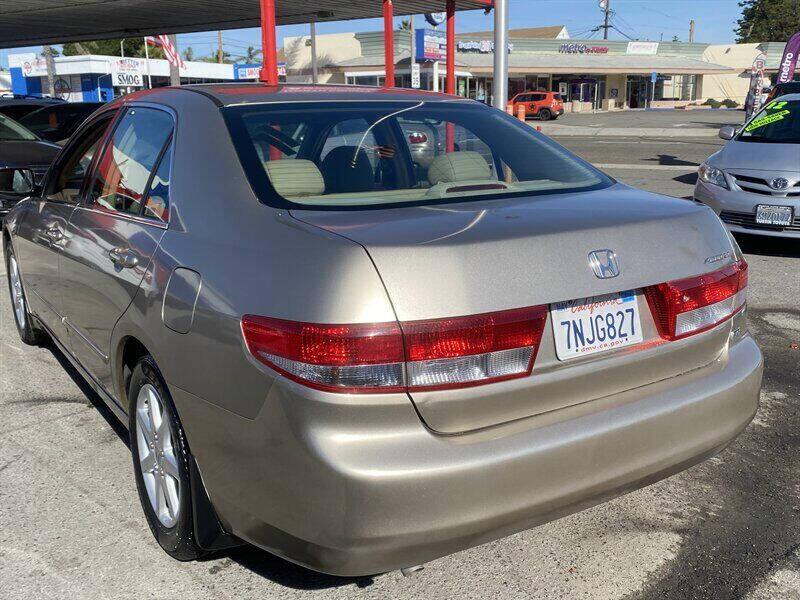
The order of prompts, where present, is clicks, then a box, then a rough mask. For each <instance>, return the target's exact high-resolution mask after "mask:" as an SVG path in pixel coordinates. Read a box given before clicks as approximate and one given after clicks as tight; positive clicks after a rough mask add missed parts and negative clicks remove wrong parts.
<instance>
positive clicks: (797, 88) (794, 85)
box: [765, 81, 800, 104]
mask: <svg viewBox="0 0 800 600" xmlns="http://www.w3.org/2000/svg"><path fill="white" fill-rule="evenodd" d="M788 94H800V81H787V82H786V83H778V84H776V85H775V87H773V88H772V89H771V90H770V91H769V94H767V99H766V102H765V104H766V103H767V102H770V101H771V100H774V99H775V98H778V97H780V96H786V95H788Z"/></svg>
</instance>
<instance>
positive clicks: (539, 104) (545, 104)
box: [511, 92, 564, 121]
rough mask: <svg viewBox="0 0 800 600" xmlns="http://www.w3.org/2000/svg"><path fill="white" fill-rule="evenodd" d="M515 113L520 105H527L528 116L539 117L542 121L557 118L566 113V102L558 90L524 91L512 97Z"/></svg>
mask: <svg viewBox="0 0 800 600" xmlns="http://www.w3.org/2000/svg"><path fill="white" fill-rule="evenodd" d="M511 103H512V104H513V105H514V114H515V115H516V114H517V110H518V109H519V106H520V105H522V106H524V107H525V116H526V117H537V118H539V119H541V120H542V121H549V120H550V119H557V118H558V117H559V116H561V115H563V114H564V103H563V102H562V101H561V94H559V93H558V92H522V93H521V94H517V95H516V96H514V97H513V98H512V99H511Z"/></svg>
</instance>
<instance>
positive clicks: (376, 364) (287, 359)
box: [242, 315, 404, 392]
mask: <svg viewBox="0 0 800 600" xmlns="http://www.w3.org/2000/svg"><path fill="white" fill-rule="evenodd" d="M242 333H243V334H244V339H245V343H246V344H247V349H248V350H249V351H250V353H251V354H252V355H253V356H254V357H256V358H257V359H258V360H260V361H261V362H263V363H265V364H267V365H269V366H270V367H272V368H274V369H275V370H277V371H280V372H281V373H283V374H284V375H287V376H289V377H290V378H291V379H294V380H296V381H300V382H302V383H305V384H307V385H311V386H312V387H318V388H321V389H329V390H337V391H364V392H367V391H374V390H377V391H391V390H397V389H403V382H404V374H403V338H402V334H401V332H400V327H399V326H398V325H397V323H374V324H357V325H318V324H314V323H300V322H297V321H286V320H283V319H272V318H270V317H259V316H255V315H245V316H243V317H242Z"/></svg>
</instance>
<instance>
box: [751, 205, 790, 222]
mask: <svg viewBox="0 0 800 600" xmlns="http://www.w3.org/2000/svg"><path fill="white" fill-rule="evenodd" d="M756 223H758V224H759V225H779V226H781V227H787V226H788V225H791V224H792V207H791V206H773V205H771V204H759V205H758V206H756Z"/></svg>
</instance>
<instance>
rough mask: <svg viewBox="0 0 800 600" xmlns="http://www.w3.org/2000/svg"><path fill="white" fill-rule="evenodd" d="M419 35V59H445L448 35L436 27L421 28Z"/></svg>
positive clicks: (417, 32) (418, 30)
mask: <svg viewBox="0 0 800 600" xmlns="http://www.w3.org/2000/svg"><path fill="white" fill-rule="evenodd" d="M416 35H417V40H416V41H417V60H444V59H445V57H446V56H447V36H446V35H445V33H444V32H443V31H437V30H436V29H427V28H419V29H417V31H416Z"/></svg>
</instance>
